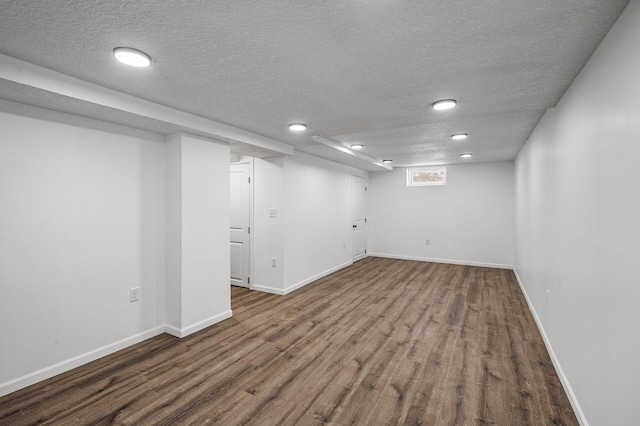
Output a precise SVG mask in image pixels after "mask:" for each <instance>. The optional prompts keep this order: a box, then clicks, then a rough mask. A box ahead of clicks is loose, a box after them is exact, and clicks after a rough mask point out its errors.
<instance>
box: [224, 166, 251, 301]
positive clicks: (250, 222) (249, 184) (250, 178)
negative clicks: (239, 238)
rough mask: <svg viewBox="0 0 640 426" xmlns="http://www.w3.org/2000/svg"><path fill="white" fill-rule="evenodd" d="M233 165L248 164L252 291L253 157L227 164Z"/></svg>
mask: <svg viewBox="0 0 640 426" xmlns="http://www.w3.org/2000/svg"><path fill="white" fill-rule="evenodd" d="M234 164H248V165H249V179H250V182H249V230H250V231H249V289H250V290H253V286H254V283H253V281H251V274H252V273H253V271H254V268H253V246H254V244H253V236H254V234H255V233H254V228H253V185H254V181H253V175H254V173H253V164H254V162H253V157H248V156H242V157H240V160H239V161H234V162H231V163H229V167H231V166H232V165H234ZM229 172H231V170H229Z"/></svg>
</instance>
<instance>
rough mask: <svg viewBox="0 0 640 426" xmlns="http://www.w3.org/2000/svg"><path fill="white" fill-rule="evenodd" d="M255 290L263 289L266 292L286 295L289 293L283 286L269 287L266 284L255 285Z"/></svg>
mask: <svg viewBox="0 0 640 426" xmlns="http://www.w3.org/2000/svg"><path fill="white" fill-rule="evenodd" d="M253 290H256V291H262V292H265V293H271V294H277V295H280V296H284V295H285V294H287V293H285V292H284V290H283V289H281V288H275V287H268V286H265V285H254V286H253Z"/></svg>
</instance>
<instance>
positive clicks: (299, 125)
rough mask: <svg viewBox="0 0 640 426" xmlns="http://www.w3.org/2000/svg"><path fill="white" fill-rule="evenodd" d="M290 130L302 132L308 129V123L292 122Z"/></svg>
mask: <svg viewBox="0 0 640 426" xmlns="http://www.w3.org/2000/svg"><path fill="white" fill-rule="evenodd" d="M289 130H292V131H294V132H302V131H303V130H307V125H306V124H302V123H291V124H289Z"/></svg>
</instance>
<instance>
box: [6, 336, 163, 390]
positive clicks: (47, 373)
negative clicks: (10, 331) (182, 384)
mask: <svg viewBox="0 0 640 426" xmlns="http://www.w3.org/2000/svg"><path fill="white" fill-rule="evenodd" d="M164 331H165V327H164V326H162V325H161V326H158V327H155V328H152V329H150V330H147V331H143V332H142V333H138V334H135V335H133V336H130V337H127V338H125V339H122V340H119V341H117V342H114V343H110V344H108V345H105V346H103V347H101V348H98V349H94V350H92V351H89V352H87V353H84V354H81V355H78V356H75V357H73V358H69V359H68V360H65V361H61V362H59V363H57V364H54V365H51V366H49V367H45V368H42V369H40V370H38V371H34V372H33V373H29V374H26V375H24V376H22V377H18V378H16V379H13V380H10V381H8V382H5V383H2V384H0V396H4V395H8V394H10V393H12V392H15V391H17V390H20V389H23V388H26V387H27V386H31V385H33V384H35V383H38V382H41V381H43V380H47V379H50V378H51V377H53V376H57V375H58V374H61V373H64V372H66V371H69V370H72V369H74V368H76V367H80V366H81V365H84V364H88V363H90V362H91V361H95V360H97V359H99V358H102V357H104V356H107V355H110V354H112V353H114V352H117V351H119V350H121V349H125V348H127V347H129V346H132V345H135V344H137V343H140V342H143V341H145V340H147V339H150V338H152V337H155V336H158V335H160V334H162V333H163V332H164Z"/></svg>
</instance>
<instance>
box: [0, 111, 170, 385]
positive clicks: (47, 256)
mask: <svg viewBox="0 0 640 426" xmlns="http://www.w3.org/2000/svg"><path fill="white" fill-rule="evenodd" d="M0 129H2V131H1V132H0V203H1V208H0V318H1V320H0V336H1V338H0V395H2V394H5V393H8V392H11V391H13V390H15V389H18V388H20V387H23V386H25V385H28V384H31V383H35V382H37V381H38V380H41V379H42V378H44V377H48V376H50V375H53V374H55V373H57V372H61V371H64V370H66V369H69V368H72V367H75V366H76V365H79V364H81V363H83V362H87V361H88V360H91V359H93V358H96V357H98V356H100V355H104V354H105V352H110V351H113V350H116V349H119V348H121V347H124V346H127V345H128V344H132V343H135V342H136V341H140V340H143V339H144V338H147V337H151V335H154V334H157V333H159V332H161V331H162V330H161V329H158V326H159V325H160V324H162V323H163V320H164V294H163V293H164V167H165V164H164V138H162V137H160V136H158V135H155V134H152V133H148V132H142V131H137V130H133V129H129V128H125V127H121V126H115V125H111V124H107V123H103V122H99V121H95V120H90V119H85V118H80V117H75V116H70V115H66V114H61V113H55V112H51V111H47V110H43V109H37V108H30V107H26V106H22V105H19V104H13V103H10V102H6V101H0ZM135 286H139V287H140V289H141V291H140V295H141V300H140V301H139V302H135V303H130V302H129V288H130V287H135ZM76 357H80V358H76Z"/></svg>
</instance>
